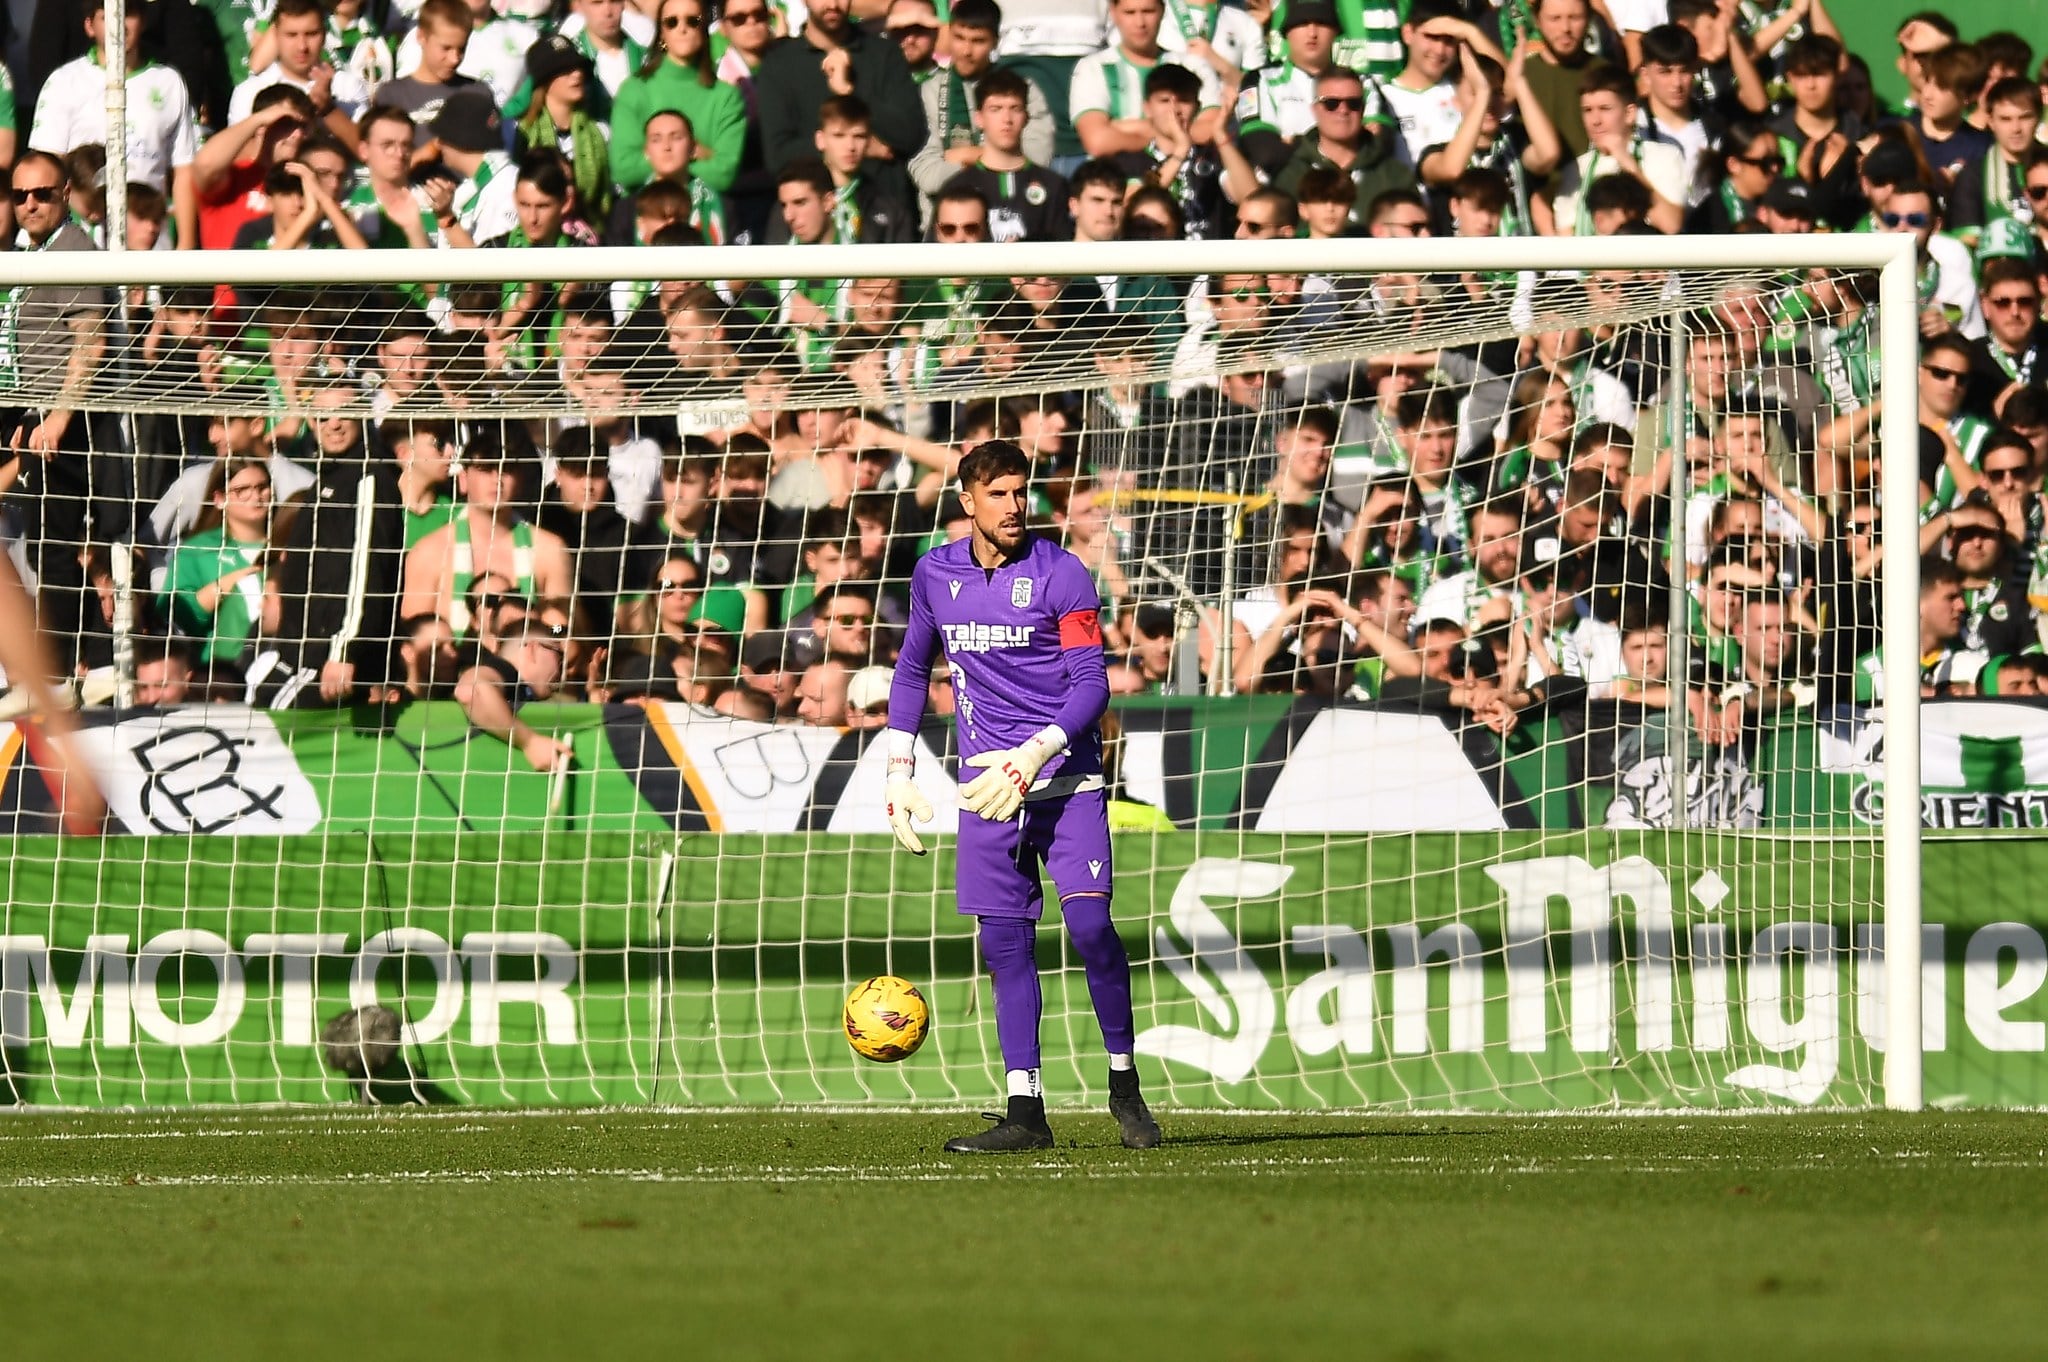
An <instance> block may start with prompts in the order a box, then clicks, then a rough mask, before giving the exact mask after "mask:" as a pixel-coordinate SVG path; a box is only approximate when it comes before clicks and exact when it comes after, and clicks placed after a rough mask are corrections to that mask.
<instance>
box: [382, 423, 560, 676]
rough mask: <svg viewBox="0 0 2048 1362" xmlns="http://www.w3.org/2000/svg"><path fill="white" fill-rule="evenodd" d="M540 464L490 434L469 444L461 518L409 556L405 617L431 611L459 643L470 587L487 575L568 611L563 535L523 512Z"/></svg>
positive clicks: (467, 619) (403, 605) (462, 478)
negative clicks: (514, 452)
mask: <svg viewBox="0 0 2048 1362" xmlns="http://www.w3.org/2000/svg"><path fill="white" fill-rule="evenodd" d="M513 429H514V430H515V431H516V430H517V429H518V428H517V427H514V428H513ZM534 462H536V461H532V460H528V459H524V458H515V457H512V456H511V455H510V454H509V453H508V452H507V451H506V450H505V449H504V448H503V441H502V440H501V439H500V438H498V437H497V436H496V435H495V432H493V431H491V430H489V429H486V431H485V432H483V433H482V434H480V435H478V436H476V437H473V438H472V439H471V440H470V442H469V444H468V446H467V447H466V448H465V449H464V451H463V459H462V471H461V472H460V474H458V477H457V481H458V483H459V485H460V488H461V491H462V499H463V507H462V512H461V514H459V515H457V516H456V517H455V519H454V520H453V521H451V522H450V523H449V524H448V525H446V526H444V527H443V528H441V529H438V530H435V531H434V532H433V533H431V534H429V535H427V536H426V537H425V538H423V539H421V540H420V541H419V543H417V544H415V545H414V546H413V547H412V550H411V551H410V552H409V553H407V554H406V556H405V574H404V579H403V582H404V584H403V588H402V593H401V596H400V600H399V609H398V613H399V614H400V615H401V616H410V615H419V614H425V613H427V612H429V611H431V612H433V613H435V614H438V615H440V616H441V617H442V618H444V619H446V620H447V621H448V623H449V625H450V626H451V627H452V628H453V629H454V630H455V633H456V636H457V637H458V638H460V637H464V636H466V635H467V634H468V633H469V632H470V627H471V620H470V611H469V606H468V598H469V589H470V586H471V584H472V583H473V582H474V581H476V579H478V578H479V577H482V576H483V575H485V574H486V573H495V574H497V575H498V576H500V577H502V578H504V579H505V580H506V581H508V582H511V583H512V584H513V590H514V591H516V592H517V593H518V594H519V595H520V596H523V597H525V598H526V599H527V600H529V601H534V602H536V603H537V604H539V605H542V606H553V607H556V608H558V609H566V608H567V605H568V603H569V601H570V600H572V599H573V598H574V596H575V594H576V589H575V574H574V569H573V567H572V565H571V563H570V561H569V550H568V547H567V546H566V545H565V544H563V543H562V540H561V537H560V536H558V535H555V534H552V533H550V532H548V531H547V530H544V529H542V528H540V527H539V526H538V525H535V524H533V523H532V522H531V521H529V520H527V519H526V518H525V517H524V516H523V515H521V514H520V509H519V508H520V506H521V504H522V502H523V500H524V498H525V496H526V495H531V492H530V491H529V492H525V493H524V494H522V489H532V491H537V490H538V483H537V478H536V475H537V469H536V468H535V467H534V466H533V465H534ZM528 478H536V481H534V482H528V481H526V479H528Z"/></svg>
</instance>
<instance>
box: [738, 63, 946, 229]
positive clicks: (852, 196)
mask: <svg viewBox="0 0 2048 1362" xmlns="http://www.w3.org/2000/svg"><path fill="white" fill-rule="evenodd" d="M817 119H818V131H817V134H816V137H815V138H814V141H815V142H816V145H817V151H818V161H819V163H820V164H822V165H823V166H824V167H825V170H826V172H827V173H828V174H829V175H830V176H831V179H832V192H831V213H832V231H831V237H832V239H833V240H834V241H838V242H842V243H851V242H902V241H913V240H915V239H916V237H917V227H918V214H917V212H916V210H915V209H914V208H912V207H911V205H910V202H909V198H908V195H907V193H906V192H905V191H904V190H903V188H902V187H903V186H904V184H905V180H904V177H903V174H902V172H901V171H900V170H898V169H897V168H896V167H894V166H891V165H889V164H887V163H886V162H883V161H878V160H874V159H872V154H873V151H874V145H875V143H874V138H873V137H872V136H871V134H870V126H871V123H872V118H871V116H870V114H869V112H868V107H867V105H866V104H864V103H863V102H862V101H861V100H860V99H859V97H858V96H854V95H833V96H832V97H830V98H828V99H827V100H825V101H824V103H822V104H820V105H819V106H818V114H817ZM803 164H806V163H804V162H800V161H799V162H791V163H790V166H789V167H785V173H787V171H788V170H789V169H790V168H793V167H794V166H798V165H803ZM785 239H786V238H785V237H783V236H782V234H780V233H778V232H776V231H775V230H774V229H773V227H772V226H771V228H770V230H769V233H768V240H769V242H771V243H779V242H781V241H782V240H785Z"/></svg>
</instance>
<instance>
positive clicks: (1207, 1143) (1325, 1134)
mask: <svg viewBox="0 0 2048 1362" xmlns="http://www.w3.org/2000/svg"><path fill="white" fill-rule="evenodd" d="M1480 1133H1481V1132H1479V1131H1476V1130H1375V1129H1372V1128H1370V1127H1366V1128H1360V1129H1351V1130H1243V1131H1233V1132H1230V1133H1228V1134H1204V1135H1175V1134H1174V1133H1173V1127H1172V1125H1171V1124H1168V1125H1167V1126H1166V1138H1165V1139H1164V1140H1162V1141H1161V1142H1160V1145H1159V1147H1160V1148H1161V1149H1188V1148H1194V1147H1198V1146H1202V1147H1208V1148H1212V1149H1239V1148H1249V1147H1251V1146H1254V1145H1262V1144H1314V1143H1318V1142H1324V1141H1333V1140H1421V1139H1431V1140H1434V1139H1442V1138H1445V1137H1447V1136H1460V1135H1477V1134H1480Z"/></svg>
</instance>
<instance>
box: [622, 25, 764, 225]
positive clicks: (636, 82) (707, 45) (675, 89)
mask: <svg viewBox="0 0 2048 1362" xmlns="http://www.w3.org/2000/svg"><path fill="white" fill-rule="evenodd" d="M656 20H657V22H658V23H659V25H660V32H659V34H658V45H657V51H656V52H653V53H650V54H649V56H648V58H647V63H646V65H644V66H642V67H641V68H640V73H639V74H638V75H636V76H634V77H633V78H632V79H631V80H628V81H627V82H626V83H625V84H624V85H622V86H620V87H619V93H618V96H617V98H616V99H615V100H614V101H613V103H612V120H611V167H612V178H613V179H614V180H616V181H617V182H618V186H619V188H620V189H621V190H627V191H630V190H634V189H638V188H639V187H640V186H641V185H643V184H645V183H647V181H648V178H649V176H650V175H651V174H652V173H653V172H652V171H651V169H650V168H649V166H648V164H647V154H646V150H645V138H646V132H647V122H648V120H649V119H650V118H652V117H653V116H654V115H655V114H657V113H660V112H662V111H664V110H669V111H673V112H676V113H680V114H681V115H683V117H684V118H686V119H688V120H689V124H690V128H691V131H692V133H693V135H694V137H695V141H696V146H697V151H696V159H694V160H692V161H691V162H690V165H689V176H690V178H692V179H700V180H702V181H704V183H705V184H706V185H708V186H709V187H710V188H712V189H715V190H717V191H718V192H719V193H721V194H722V193H724V192H726V191H727V190H729V189H731V188H732V187H733V181H734V179H735V178H736V177H737V176H738V175H739V171H740V156H741V153H742V151H743V150H744V148H745V143H746V137H747V108H746V103H745V101H744V100H743V99H742V98H741V96H740V92H739V91H738V90H737V89H735V88H734V87H733V86H731V85H728V84H725V83H723V82H721V81H720V80H718V78H717V76H716V74H715V73H714V70H713V67H712V61H711V40H710V36H709V35H708V34H707V33H706V32H705V25H706V24H707V23H709V22H710V11H709V10H708V9H707V8H706V7H705V6H704V4H703V3H701V0H662V4H661V7H660V10H659V12H658V14H657V16H656Z"/></svg>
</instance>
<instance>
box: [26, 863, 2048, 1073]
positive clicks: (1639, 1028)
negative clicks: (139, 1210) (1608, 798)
mask: <svg viewBox="0 0 2048 1362" xmlns="http://www.w3.org/2000/svg"><path fill="white" fill-rule="evenodd" d="M1987 856H1995V857H1996V858H1997V861H1998V872H1999V873H1998V874H1997V875H1995V876H1993V875H1988V874H1986V873H1985V871H1984V867H1983V860H1984V858H1985V857H1987ZM2037 865H2038V866H2039V870H2040V872H2041V873H2048V839H2035V838H2028V837H2006V838H2000V839H1999V840H1998V841H1997V842H1996V843H1995V844H1994V843H1989V842H1980V841H1965V840H1954V839H1935V840H1933V841H1931V842H1930V843H1929V845H1928V847H1927V866H1926V870H1927V903H1926V917H1927V922H1928V926H1927V928H1926V931H1925V933H1924V936H1923V946H1924V948H1925V951H1926V955H1927V959H1928V962H1929V963H1928V967H1927V969H1926V970H1925V972H1924V977H1923V1002H1924V1006H1925V1010H1926V1014H1927V1021H1926V1028H1925V1031H1924V1034H1923V1043H1924V1045H1925V1049H1926V1066H1925V1067H1926V1085H1927V1096H1928V1098H1929V1100H1930V1101H1932V1102H1936V1103H1944V1104H1956V1105H2012V1104H2037V1103H2040V1102H2042V1101H2044V1100H2048V1064H2044V1050H2048V943H2044V939H2043V935H2042V932H2041V929H2040V928H2039V927H2037V926H2036V925H2034V923H2035V922H2036V921H2037V920H2038V913H2037V911H2036V910H2035V909H2034V907H2033V905H2032V903H2031V901H2030V900H2028V899H2027V898H2026V897H2025V894H2024V890H2023V889H2022V888H2021V886H2024V885H2027V884H2029V883H2034V882H2038V879H2039V876H2038V875H2037V874H2036V867H2037ZM1879 869H1880V862H1879V859H1878V856H1877V849H1876V847H1875V846H1874V845H1873V844H1872V843H1871V842H1870V841H1869V840H1867V839H1862V838H1833V839H1818V838H1815V839H1809V838H1804V837H1794V836H1736V835H1723V836H1710V835H1676V834H1666V833H1656V832H1617V833H1568V834H1551V835H1542V834H1528V833H1500V832H1495V833H1474V834H1426V835H1416V836H1405V837H1384V836H1383V837H1370V838H1366V837H1353V838H1303V837H1286V838H1281V837H1269V836H1258V835H1184V834H1164V835H1158V836H1132V837H1125V838H1122V839H1119V841H1118V844H1117V881H1116V882H1117V890H1118V899H1117V912H1118V916H1119V919H1120V922H1121V925H1122V930H1123V933H1124V936H1125V940H1126V942H1127V944H1128V945H1129V947H1130V950H1131V954H1132V959H1133V968H1134V984H1135V996H1136V1003H1137V1009H1138V1024H1139V1033H1140V1040H1139V1048H1140V1051H1141V1053H1142V1055H1143V1056H1144V1059H1143V1061H1142V1062H1143V1064H1144V1066H1145V1068H1146V1071H1147V1074H1148V1081H1149V1082H1150V1084H1151V1086H1152V1087H1153V1089H1154V1090H1155V1091H1156V1092H1157V1093H1158V1094H1159V1095H1160V1096H1161V1098H1162V1099H1164V1100H1165V1101H1167V1102H1169V1103H1173V1104H1181V1105H1190V1106H1235V1107H1247V1108H1268V1109H1270V1108H1301V1107H1326V1106H1328V1107H1342V1108H1373V1109H1383V1110H1384V1109H1392V1110H1400V1109H1445V1108H1482V1109H1512V1110H1554V1109H1560V1108H1578V1107H1588V1106H1615V1105H1618V1106H1629V1107H1635V1106H1641V1107H1686V1106H1697V1107H1739V1106H1769V1105H1782V1106H1790V1107H1798V1106H1809V1105H1828V1104H1842V1103H1851V1104H1867V1103H1870V1102H1873V1101H1876V1100H1879V1099H1880V1098H1881V1090H1880V1087H1879V1076H1880V1074H1881V1065H1882V1054H1881V1046H1882V1044H1883V1019H1884V1005H1883V981H1882V969H1881V964H1882V955H1881V952H1882V944H1883V943H1882V936H1881V933H1878V932H1876V931H1875V930H1874V929H1873V923H1872V917H1873V911H1874V906H1875V905H1876V904H1877V903H1878V902H1879ZM952 873H953V870H952V862H951V847H950V841H948V843H947V844H946V845H942V846H941V847H940V849H939V851H938V853H937V854H935V855H934V856H931V857H929V858H926V859H923V860H918V859H914V858H911V857H908V856H904V855H901V854H897V853H895V852H894V851H893V850H892V848H891V846H890V844H889V843H888V841H887V840H886V839H878V838H871V837H838V836H832V835H825V834H818V835H812V836H808V837H801V838H796V837H755V836H747V835H741V834H731V835H726V836H711V835H691V836H683V837H680V838H677V837H674V836H641V835H635V834H603V833H574V834H530V835H523V836H518V837H510V836H497V835H449V836H439V835H436V836H426V835H422V836H419V837H410V838H408V837H381V836H373V835H364V834H330V835H323V836H312V837H291V838H276V839H269V838H236V839H225V838H217V839H169V838H164V839H126V840H116V841H109V842H106V843H101V844H91V843H84V842H80V841H76V840H70V839H65V840H58V839H40V838H24V839H18V840H17V841H16V842H15V843H14V855H13V856H12V857H11V858H10V860H9V861H8V862H7V863H6V870H5V879H4V882H0V894H4V899H0V903H4V919H0V1041H4V1046H0V1049H4V1053H5V1055H6V1063H5V1075H6V1081H5V1083H4V1084H0V1093H4V1094H5V1095H7V1096H8V1097H10V1098H11V1100H14V1101H17V1102H25V1103H64V1104H76V1105H115V1104H119V1105H130V1104H140V1105H147V1104H185V1103H197V1102H215V1103H251V1102H277V1101H293V1102H334V1101H344V1100H348V1099H349V1097H350V1095H351V1090H350V1087H349V1085H348V1083H347V1082H346V1081H345V1080H344V1079H343V1078H341V1077H340V1076H339V1075H337V1074H335V1073H333V1072H331V1071H329V1070H328V1069H327V1068H326V1067H325V1065H324V1063H323V1058H322V1052H321V1049H320V1047H319V1046H318V1045H317V1044H316V1043H315V1038H316V1036H317V1033H318V1031H319V1030H320V1028H321V1027H322V1026H324V1025H326V1024H327V1023H328V1022H329V1021H331V1020H332V1019H333V1018H334V1017H336V1016H339V1015H341V1014H342V1013H344V1012H347V1011H349V1010H350V1009H351V1008H354V1007H359V1006H363V1005H365V1004H370V1003H376V1004H380V1005H382V1006H385V1007H390V1008H393V1009H397V1010H398V1011H400V1012H402V1013H403V1015H404V1016H405V1017H406V1018H407V1019H408V1021H409V1023H410V1031H409V1034H408V1035H407V1036H406V1038H405V1039H406V1046H405V1055H406V1059H407V1063H408V1065H409V1066H410V1075H411V1077H412V1078H413V1079H414V1080H415V1081H416V1083H417V1085H418V1087H419V1089H420V1091H421V1092H422V1093H423V1094H424V1095H425V1096H427V1097H429V1098H431V1099H433V1100H448V1101H460V1102H475V1103H487V1104H550V1103H592V1102H618V1103H644V1102H678V1103H690V1104H724V1103H746V1104H755V1103H792V1102H831V1103H854V1102H881V1103H945V1104H962V1103H969V1102H975V1101H983V1100H986V1099H987V1097H988V1096H989V1095H990V1094H992V1093H995V1092H997V1091H998V1090H999V1086H1000V1080H1001V1061H1000V1058H999V1056H998V1053H997V1049H996V1041H995V1034H994V1023H993V1018H992V1016H991V1015H990V1011H989V1007H988V1001H987V993H986V988H987V986H986V983H985V981H983V980H981V979H980V978H979V977H978V975H977V965H976V959H975V953H974V949H973V943H972V938H971V936H970V933H969V930H968V924H967V922H966V920H964V919H962V918H960V917H959V916H958V915H957V914H956V913H954V912H953V910H952V903H951V891H950V885H951V881H952ZM2000 886H2011V887H2010V888H2001V887H2000ZM124 905H133V906H124ZM1039 958H1040V960H1041V963H1042V965H1043V966H1044V968H1045V970H1046V974H1047V978H1046V1004H1047V1014H1046V1015H1047V1020H1046V1025H1045V1028H1044V1036H1043V1039H1044V1042H1045V1046H1046V1067H1047V1081H1048V1084H1049V1086H1050V1088H1051V1089H1052V1091H1053V1092H1054V1094H1055V1095H1056V1096H1057V1097H1061V1098H1072V1097H1079V1096H1081V1095H1083V1094H1087V1093H1095V1092H1097V1090H1098V1089H1099V1088H1100V1085H1101V1074H1100V1072H1099V1070H1100V1069H1101V1067H1102V1060H1101V1054H1100V1042H1099V1037H1098V1034H1097V1032H1096V1028H1095V1021H1094V1017H1093V1014H1092V1011H1091V1009H1090V1006H1089V1002H1088V998H1087V995H1086V986H1085V982H1084V980H1083V976H1082V974H1081V972H1080V970H1079V966H1078V962H1076V961H1074V960H1073V959H1071V958H1070V957H1069V955H1068V954H1067V953H1066V952H1065V950H1064V948H1063V945H1062V943H1061V941H1060V938H1059V936H1058V930H1057V926H1056V924H1053V923H1048V924H1047V925H1046V927H1045V929H1044V931H1043V933H1042V937H1041V942H1040V950H1039ZM882 972H891V973H897V974H903V975H906V976H908V977H910V978H911V979H913V980H915V981H917V982H918V983H919V985H920V986H921V987H923V988H925V989H926V990H927V992H928V994H929V995H930V997H931V999H932V1003H933V1008H934V1013H935V1018H936V1022H935V1029H934V1032H933V1035H932V1038H931V1040H930V1041H929V1042H928V1043H927V1044H926V1046H925V1047H924V1049H923V1050H921V1051H920V1052H919V1053H918V1054H917V1055H916V1056H915V1057H913V1058H912V1059H911V1060H910V1061H908V1062H906V1063H903V1064H899V1065H875V1064H869V1063H866V1062H863V1061H861V1060H859V1059H857V1058H856V1057H855V1056H854V1055H853V1053H852V1052H851V1051H850V1050H849V1049H848V1048H847V1046H846V1044H845V1042H844V1039H843V1037H842V1035H841V1033H840V1027H839V1008H840V1004H841V1001H842V1000H843V998H844V996H845V993H846V991H847V989H848V987H849V984H850V983H851V982H852V981H854V980H858V979H861V978H864V977H866V976H868V975H870V974H876V973H882Z"/></svg>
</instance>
